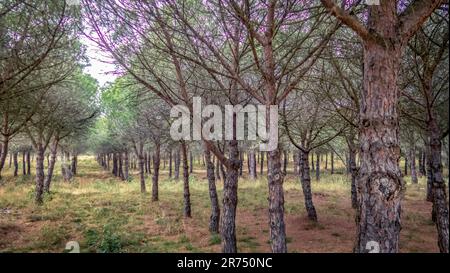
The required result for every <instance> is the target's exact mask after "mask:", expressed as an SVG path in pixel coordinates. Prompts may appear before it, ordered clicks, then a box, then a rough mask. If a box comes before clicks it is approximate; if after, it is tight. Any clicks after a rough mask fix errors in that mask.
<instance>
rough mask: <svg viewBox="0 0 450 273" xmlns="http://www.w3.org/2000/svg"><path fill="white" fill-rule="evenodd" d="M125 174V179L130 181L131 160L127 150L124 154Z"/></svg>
mask: <svg viewBox="0 0 450 273" xmlns="http://www.w3.org/2000/svg"><path fill="white" fill-rule="evenodd" d="M123 161H124V165H125V166H124V173H123V178H124V179H125V180H126V181H128V179H129V173H130V160H129V158H128V150H125V153H124V160H123Z"/></svg>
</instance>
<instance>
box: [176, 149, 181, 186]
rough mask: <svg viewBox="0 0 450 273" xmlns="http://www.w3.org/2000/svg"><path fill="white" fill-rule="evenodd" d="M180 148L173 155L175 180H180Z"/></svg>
mask: <svg viewBox="0 0 450 273" xmlns="http://www.w3.org/2000/svg"><path fill="white" fill-rule="evenodd" d="M180 156H181V155H180V147H178V149H177V151H176V153H175V179H177V180H178V179H180Z"/></svg>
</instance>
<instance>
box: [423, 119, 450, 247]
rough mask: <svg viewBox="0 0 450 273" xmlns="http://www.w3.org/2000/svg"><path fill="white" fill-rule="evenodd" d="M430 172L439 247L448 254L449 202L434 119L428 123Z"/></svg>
mask: <svg viewBox="0 0 450 273" xmlns="http://www.w3.org/2000/svg"><path fill="white" fill-rule="evenodd" d="M427 131H428V145H429V147H428V151H429V154H428V158H427V162H429V163H428V165H429V168H428V171H429V172H430V173H431V174H430V178H431V198H432V200H433V209H434V215H435V223H436V229H437V232H438V246H439V250H440V252H441V253H448V252H449V249H448V245H449V232H448V221H449V214H448V202H447V191H446V187H445V181H444V177H443V173H442V157H441V152H442V142H441V136H440V130H439V127H438V124H437V122H436V120H435V119H434V118H432V119H431V120H430V121H429V122H428V130H427Z"/></svg>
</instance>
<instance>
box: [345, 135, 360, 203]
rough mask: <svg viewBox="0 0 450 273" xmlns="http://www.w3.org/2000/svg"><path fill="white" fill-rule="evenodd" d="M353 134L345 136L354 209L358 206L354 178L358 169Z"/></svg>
mask: <svg viewBox="0 0 450 273" xmlns="http://www.w3.org/2000/svg"><path fill="white" fill-rule="evenodd" d="M354 138H355V136H354V135H351V136H349V137H347V146H348V165H349V168H350V175H351V186H350V188H351V189H350V193H351V202H352V208H354V209H356V208H357V207H358V193H357V187H356V178H357V176H358V169H357V167H356V145H355V140H354Z"/></svg>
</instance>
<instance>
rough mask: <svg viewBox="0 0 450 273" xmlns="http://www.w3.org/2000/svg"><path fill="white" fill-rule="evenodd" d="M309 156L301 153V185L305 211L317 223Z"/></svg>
mask: <svg viewBox="0 0 450 273" xmlns="http://www.w3.org/2000/svg"><path fill="white" fill-rule="evenodd" d="M308 158H309V154H308V153H307V152H302V151H299V162H300V165H299V167H300V183H301V185H302V190H303V196H304V198H305V209H306V213H307V214H308V219H309V220H311V221H314V222H317V213H316V208H315V207H314V203H313V199H312V192H311V177H310V174H309V162H308Z"/></svg>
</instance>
